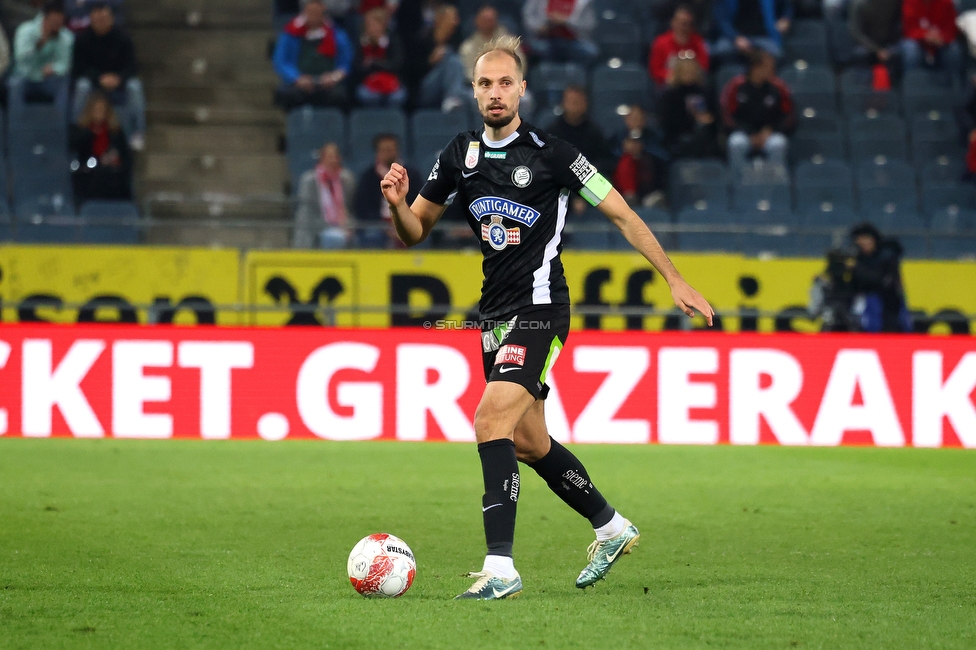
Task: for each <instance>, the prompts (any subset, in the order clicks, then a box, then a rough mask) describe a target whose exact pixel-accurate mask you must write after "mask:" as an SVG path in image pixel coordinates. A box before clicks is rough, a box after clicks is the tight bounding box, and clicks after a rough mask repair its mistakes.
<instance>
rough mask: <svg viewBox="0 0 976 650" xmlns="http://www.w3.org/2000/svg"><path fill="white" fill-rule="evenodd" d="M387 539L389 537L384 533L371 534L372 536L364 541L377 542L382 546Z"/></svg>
mask: <svg viewBox="0 0 976 650" xmlns="http://www.w3.org/2000/svg"><path fill="white" fill-rule="evenodd" d="M389 538H390V536H389V535H387V534H386V533H373V534H372V535H370V536H369V537H367V538H366V539H369V540H372V541H374V542H377V543H379V544H383V543H384V542H386V540H388V539H389Z"/></svg>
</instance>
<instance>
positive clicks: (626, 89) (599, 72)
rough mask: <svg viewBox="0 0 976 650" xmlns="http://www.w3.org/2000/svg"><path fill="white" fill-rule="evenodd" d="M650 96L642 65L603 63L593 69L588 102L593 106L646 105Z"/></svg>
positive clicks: (648, 82) (648, 83)
mask: <svg viewBox="0 0 976 650" xmlns="http://www.w3.org/2000/svg"><path fill="white" fill-rule="evenodd" d="M650 97H651V93H650V79H649V77H648V76H647V68H645V67H643V66H639V65H636V64H633V63H625V64H623V65H621V66H620V67H618V68H611V67H610V66H606V65H603V66H597V68H596V69H595V70H594V71H593V78H592V89H591V91H590V103H591V104H592V105H593V106H594V107H597V106H607V107H609V106H620V105H628V106H629V105H632V104H637V105H640V106H644V107H646V106H647V104H648V102H649V101H650Z"/></svg>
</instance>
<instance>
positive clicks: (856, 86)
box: [840, 67, 901, 133]
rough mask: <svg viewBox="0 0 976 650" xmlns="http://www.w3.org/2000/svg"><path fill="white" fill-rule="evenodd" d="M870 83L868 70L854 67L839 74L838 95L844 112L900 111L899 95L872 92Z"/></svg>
mask: <svg viewBox="0 0 976 650" xmlns="http://www.w3.org/2000/svg"><path fill="white" fill-rule="evenodd" d="M871 81H872V71H871V69H870V68H861V67H855V68H851V69H848V70H845V71H844V72H843V73H841V76H840V95H841V105H842V106H843V107H844V112H846V113H848V114H850V115H854V114H856V113H866V112H869V111H871V112H873V111H877V112H880V113H898V112H899V111H900V110H901V95H900V94H899V93H898V92H896V91H894V90H890V91H880V92H879V91H875V90H872V88H871ZM852 133H853V132H852Z"/></svg>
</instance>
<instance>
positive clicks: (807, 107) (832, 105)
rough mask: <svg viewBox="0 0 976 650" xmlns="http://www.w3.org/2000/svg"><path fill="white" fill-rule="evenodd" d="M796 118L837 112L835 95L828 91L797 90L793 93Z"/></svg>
mask: <svg viewBox="0 0 976 650" xmlns="http://www.w3.org/2000/svg"><path fill="white" fill-rule="evenodd" d="M793 104H794V106H795V107H796V111H797V116H799V115H803V114H812V115H815V114H816V113H820V112H833V111H836V110H837V95H836V94H835V93H832V92H830V91H828V90H798V91H796V92H794V93H793Z"/></svg>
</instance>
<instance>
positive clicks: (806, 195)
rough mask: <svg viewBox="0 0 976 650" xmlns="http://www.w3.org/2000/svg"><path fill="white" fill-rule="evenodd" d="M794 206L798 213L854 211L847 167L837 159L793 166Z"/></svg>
mask: <svg viewBox="0 0 976 650" xmlns="http://www.w3.org/2000/svg"><path fill="white" fill-rule="evenodd" d="M794 185H795V188H796V207H797V210H798V211H800V212H804V211H813V210H818V209H819V210H821V211H823V212H831V211H833V210H853V209H854V182H853V175H852V174H851V168H850V166H849V165H848V164H847V163H845V162H843V161H839V160H825V161H823V162H822V163H820V164H816V163H813V162H809V161H807V162H802V163H800V164H799V165H797V167H796V180H795V183H794Z"/></svg>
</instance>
